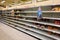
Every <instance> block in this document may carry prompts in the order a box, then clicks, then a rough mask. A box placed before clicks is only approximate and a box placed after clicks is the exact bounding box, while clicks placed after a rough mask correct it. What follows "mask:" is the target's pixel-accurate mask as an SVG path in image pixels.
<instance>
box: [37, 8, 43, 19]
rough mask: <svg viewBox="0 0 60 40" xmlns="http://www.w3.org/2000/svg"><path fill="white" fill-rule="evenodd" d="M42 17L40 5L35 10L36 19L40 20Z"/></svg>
mask: <svg viewBox="0 0 60 40" xmlns="http://www.w3.org/2000/svg"><path fill="white" fill-rule="evenodd" d="M40 19H42V10H41V7H39V8H38V11H37V20H40Z"/></svg>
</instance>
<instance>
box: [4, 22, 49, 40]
mask: <svg viewBox="0 0 60 40" xmlns="http://www.w3.org/2000/svg"><path fill="white" fill-rule="evenodd" d="M5 23H6V24H7V25H10V26H12V27H14V25H11V24H8V22H5ZM19 26H21V27H25V26H22V25H19ZM16 28H17V29H20V30H21V28H19V27H16ZM22 30H24V29H22ZM24 32H27V33H28V34H30V35H33V36H35V37H37V38H39V39H42V40H47V39H49V38H47V37H46V36H43V35H41V34H40V35H39V34H36V33H33V32H28V31H24ZM44 38H45V39H44Z"/></svg>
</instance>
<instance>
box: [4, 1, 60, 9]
mask: <svg viewBox="0 0 60 40" xmlns="http://www.w3.org/2000/svg"><path fill="white" fill-rule="evenodd" d="M54 5H60V0H48V1H44V2H36V3H30V4H25V5H18V6H13V7H9V8H5V9H4V10H11V9H27V8H32V7H39V6H54Z"/></svg>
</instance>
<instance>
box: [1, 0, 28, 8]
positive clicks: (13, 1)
mask: <svg viewBox="0 0 60 40" xmlns="http://www.w3.org/2000/svg"><path fill="white" fill-rule="evenodd" d="M2 1H5V2H4V3H1V2H2ZM25 1H29V0H0V6H1V7H5V6H8V5H10V6H11V5H14V4H19V3H21V2H25Z"/></svg>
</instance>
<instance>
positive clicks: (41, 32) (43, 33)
mask: <svg viewBox="0 0 60 40" xmlns="http://www.w3.org/2000/svg"><path fill="white" fill-rule="evenodd" d="M13 21H14V20H13ZM8 22H9V21H8ZM15 22H18V21H15ZM9 23H13V22H9ZM19 23H20V22H19ZM21 23H22V24H24V23H23V22H21ZM13 24H16V23H13ZM25 24H27V23H25ZM16 25H18V24H16ZM19 26H20V25H19ZM29 30H32V31H35V32H37V33H40V34H42V35H45V36H48V37H51V38H54V39H59V38H58V37H55V36H52V35H49V34H46V33H45V32H43V31H37V30H33V29H29Z"/></svg>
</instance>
